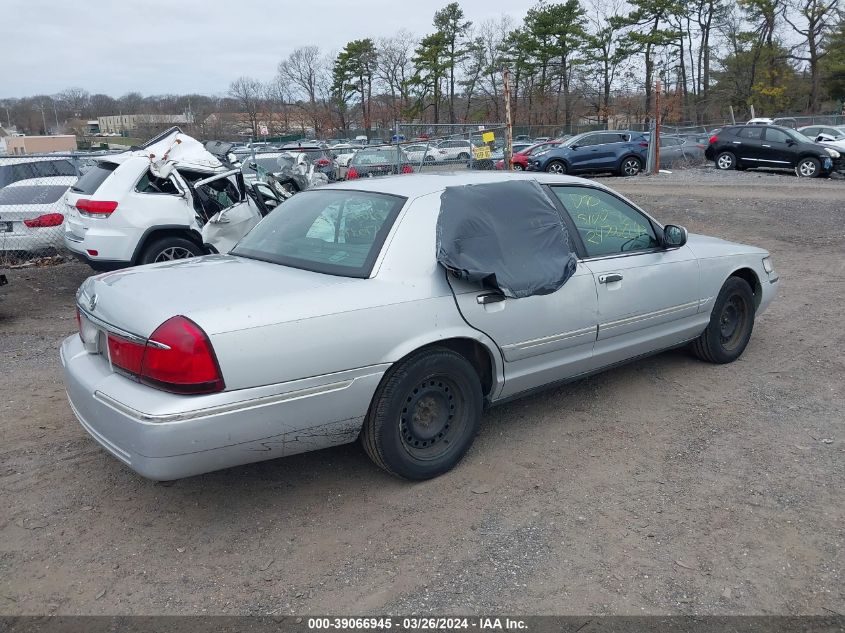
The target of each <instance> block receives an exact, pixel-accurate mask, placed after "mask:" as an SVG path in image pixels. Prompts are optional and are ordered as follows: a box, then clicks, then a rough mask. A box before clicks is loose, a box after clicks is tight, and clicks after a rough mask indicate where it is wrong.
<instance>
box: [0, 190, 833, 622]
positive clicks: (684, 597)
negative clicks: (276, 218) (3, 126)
mask: <svg viewBox="0 0 845 633" xmlns="http://www.w3.org/2000/svg"><path fill="white" fill-rule="evenodd" d="M722 175H723V174H716V176H722ZM734 176H736V178H734ZM710 177H711V176H709V175H708V176H706V178H710ZM747 177H748V174H735V175H728V177H727V178H724V179H723V180H721V181H717V182H709V181H705V182H699V183H696V182H695V181H694V180H693V179H691V178H690V177H688V176H686V175H674V174H673V175H672V176H660V177H656V178H645V177H641V178H635V179H607V180H604V179H603V182H605V183H606V184H609V185H610V186H613V187H617V188H618V189H619V190H620V191H622V192H623V193H626V194H627V195H629V196H630V197H631V198H632V199H633V200H635V201H636V202H638V203H639V204H641V205H643V206H644V207H645V208H647V209H650V210H652V211H653V212H654V213H655V215H656V216H657V217H658V218H660V219H661V220H663V221H665V222H670V221H672V222H677V223H681V224H683V225H685V226H687V227H688V228H689V229H690V230H691V231H693V232H700V233H709V234H713V235H716V236H720V237H725V238H729V239H735V240H738V241H744V242H749V243H752V244H757V245H760V246H763V247H765V248H768V249H769V250H770V251H771V252H772V253H773V255H774V260H775V264H776V266H777V268H778V270H779V272H780V274H781V280H782V283H781V294H780V296H779V297H778V298H777V299H776V300H775V302H774V303H773V304H772V306H771V307H770V309H769V310H768V311H767V312H766V313H765V314H764V315H762V316H761V318H760V319H759V321H758V322H757V325H756V327H755V332H754V336H753V337H752V340H751V343H750V345H749V347H748V349H747V351H746V353H745V355H744V356H743V357H742V359H740V360H739V361H738V362H736V363H734V364H731V365H727V366H712V365H707V364H705V363H701V362H698V361H696V360H695V359H694V358H692V357H691V356H690V355H689V354H688V353H686V352H685V351H682V350H681V351H673V352H669V353H665V354H661V355H659V356H655V357H653V358H650V359H647V360H643V361H640V362H637V363H633V364H630V365H627V366H625V367H621V368H618V369H615V370H613V371H609V372H607V373H604V374H601V375H598V376H595V377H593V378H590V379H588V380H583V381H581V382H578V383H575V384H572V385H569V386H566V387H563V388H560V389H557V390H554V391H549V392H546V393H543V394H541V395H537V396H534V397H531V398H528V399H525V400H521V401H517V402H513V403H511V404H508V405H505V406H502V407H498V408H494V409H493V410H491V411H490V412H489V413H488V414H487V415H486V416H485V418H484V421H483V427H482V431H481V434H480V435H479V437H478V438H477V440H476V443H475V445H474V447H473V449H472V450H471V451H470V453H469V454H468V455H467V457H466V459H465V460H464V461H463V462H462V463H461V464H460V465H459V467H458V468H456V469H455V470H454V471H453V472H451V473H449V474H447V475H445V476H443V477H440V478H439V479H436V480H434V481H428V482H423V483H408V482H405V481H401V480H398V479H395V478H392V477H390V476H388V475H386V474H384V473H383V472H381V471H379V470H378V469H377V468H376V467H375V466H373V465H371V464H370V462H369V461H368V460H367V458H366V456H365V455H364V453H363V451H362V450H360V448H359V447H358V446H357V445H349V446H344V447H340V448H337V449H331V450H326V451H320V452H316V453H311V454H305V455H300V456H296V457H292V458H287V459H282V460H276V461H272V462H264V463H261V464H256V465H252V466H245V467H241V468H235V469H230V470H227V471H223V472H218V473H213V474H209V475H205V476H201V477H195V478H191V479H187V480H182V481H179V482H176V483H175V484H174V485H172V486H169V487H166V486H162V485H160V484H154V483H152V482H148V481H145V480H143V479H141V478H140V477H138V476H136V475H134V474H133V473H131V472H130V471H128V470H127V469H126V468H125V467H124V466H122V465H121V464H120V463H119V462H118V461H117V460H115V459H114V458H112V457H110V456H109V455H107V454H106V453H105V452H104V451H102V450H101V449H100V448H99V446H98V445H97V444H95V442H94V441H93V440H91V439H90V438H89V437H88V436H87V434H86V433H85V432H84V431H83V430H82V428H81V427H80V426H79V425H78V423H77V422H76V421H75V420H74V418H73V415H72V414H71V412H70V409H69V408H68V405H67V402H66V400H65V396H64V388H63V386H62V382H61V376H60V369H59V359H58V351H57V348H58V345H59V343H60V341H61V339H62V338H63V337H64V336H66V335H68V334H70V333H72V332H73V331H74V330H75V322H74V315H73V299H74V292H75V290H76V288H77V286H78V285H79V284H80V283H81V281H82V280H83V279H84V278H85V277H86V276H87V275H88V274H89V271H88V269H86V268H85V267H83V266H82V265H79V264H64V265H61V266H54V267H49V268H43V269H25V270H16V271H11V273H12V274H10V275H9V282H10V284H9V286H7V287H5V288H4V289H3V290H0V292H3V293H4V295H5V300H4V301H2V302H0V359H2V374H0V391H2V393H3V398H2V399H0V419H2V443H1V444H0V456H2V457H1V458H0V507H2V508H3V510H2V512H0V612H2V613H5V614H44V613H63V614H100V613H106V614H154V613H168V614H178V613H229V614H232V613H238V614H284V613H297V614H305V613H325V612H326V611H331V612H333V613H372V612H384V611H391V612H411V611H416V612H422V613H449V612H452V613H468V612H490V611H497V610H498V611H507V612H510V613H526V614H531V613H544V614H587V613H589V614H667V613H671V614H704V613H707V614H739V613H741V614H762V613H766V614H773V613H776V614H825V615H829V614H830V612H831V611H833V612H838V613H845V589H844V588H845V582H843V578H842V573H843V572H842V570H843V567H845V560H843V553H842V549H843V539H844V538H845V468H843V457H845V441H843V440H845V423H843V411H845V393H843V375H845V363H843V354H842V350H843V348H845V334H843V332H845V327H844V326H845V310H843V307H842V306H843V304H842V297H843V296H845V264H843V256H842V255H843V252H845V231H843V228H842V227H843V220H845V210H843V206H845V205H843V200H845V196H843V195H842V194H843V191H845V189H843V184H845V183H842V182H833V181H830V182H819V183H816V182H809V183H805V182H804V181H799V180H798V179H796V178H794V177H790V176H766V177H765V178H766V179H765V180H764V181H763V183H762V184H760V185H754V184H753V183H750V182H748V181H747ZM816 185H818V186H816ZM799 187H800V192H799V189H798V188H799ZM796 192H799V193H796ZM828 440H830V441H828Z"/></svg>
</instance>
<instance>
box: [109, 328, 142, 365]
mask: <svg viewBox="0 0 845 633" xmlns="http://www.w3.org/2000/svg"><path fill="white" fill-rule="evenodd" d="M108 344H109V359H110V360H111V362H112V365H115V366H116V367H120V368H121V369H123V370H124V371H128V372H129V373H130V374H135V375H140V374H141V366H142V365H141V364H142V363H143V361H144V350H145V349H146V348H145V347H144V345H143V344H142V343H136V342H134V341H130V340H129V339H126V338H123V337H122V336H117V335H116V334H111V333H109V335H108Z"/></svg>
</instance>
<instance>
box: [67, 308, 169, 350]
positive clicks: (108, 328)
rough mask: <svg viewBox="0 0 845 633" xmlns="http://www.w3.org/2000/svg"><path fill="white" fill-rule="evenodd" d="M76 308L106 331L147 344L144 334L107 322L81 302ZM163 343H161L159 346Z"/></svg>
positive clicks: (134, 341)
mask: <svg viewBox="0 0 845 633" xmlns="http://www.w3.org/2000/svg"><path fill="white" fill-rule="evenodd" d="M76 308H77V309H78V310H79V311H80V312H81V313H82V314H83V315H85V318H86V319H88V320H89V321H91V323H93V324H94V325H96V326H97V327H99V328H101V329H103V330H105V331H106V332H111V333H112V334H117V335H118V336H120V337H122V338H125V339H128V340H130V341H132V342H133V343H140V344H141V345H146V343H147V339H145V338H144V337H143V336H138V335H137V334H132V333H131V332H127V331H126V330H121V329H120V328H118V327H115V326H113V325H112V324H111V323H106V322H105V321H103V320H102V319H100V318H98V317H95V316H94V315H93V314H91V313H90V312H88V310H86V309H85V308H83V307H82V306H81V305H80V304H79V303H77V304H76ZM159 345H161V344H160V343H158V344H157V346H159Z"/></svg>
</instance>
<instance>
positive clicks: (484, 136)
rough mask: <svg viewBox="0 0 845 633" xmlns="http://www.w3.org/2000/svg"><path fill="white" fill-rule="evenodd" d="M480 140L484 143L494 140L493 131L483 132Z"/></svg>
mask: <svg viewBox="0 0 845 633" xmlns="http://www.w3.org/2000/svg"><path fill="white" fill-rule="evenodd" d="M481 140H482V141H484V142H485V143H492V142H493V141H495V140H496V135H495V134H493V132H484V134H482V135H481Z"/></svg>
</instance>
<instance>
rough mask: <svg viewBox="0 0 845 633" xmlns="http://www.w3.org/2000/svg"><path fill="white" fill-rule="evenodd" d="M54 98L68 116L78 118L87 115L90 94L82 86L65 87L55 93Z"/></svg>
mask: <svg viewBox="0 0 845 633" xmlns="http://www.w3.org/2000/svg"><path fill="white" fill-rule="evenodd" d="M56 99H57V100H58V101H59V102H60V103H61V104H62V106H63V107H64V109H65V110H66V111H67V113H68V114H69V115H70V116H72V117H76V118H78V119H79V118H82V117H84V116H86V115H87V113H88V104H89V102H90V99H91V95H89V94H88V91H87V90H84V89H83V88H65V89H64V90H62V91H61V92H60V93H59V94H57V95H56Z"/></svg>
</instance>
